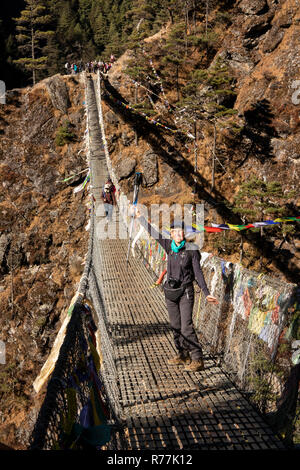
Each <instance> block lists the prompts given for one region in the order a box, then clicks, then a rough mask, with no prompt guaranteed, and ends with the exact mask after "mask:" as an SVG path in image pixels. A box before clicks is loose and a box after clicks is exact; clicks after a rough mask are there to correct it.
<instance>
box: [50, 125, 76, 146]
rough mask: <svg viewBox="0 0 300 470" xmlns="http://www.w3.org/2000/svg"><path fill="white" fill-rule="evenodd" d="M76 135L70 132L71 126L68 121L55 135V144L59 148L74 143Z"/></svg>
mask: <svg viewBox="0 0 300 470" xmlns="http://www.w3.org/2000/svg"><path fill="white" fill-rule="evenodd" d="M75 138H76V135H75V134H74V132H72V124H71V123H70V121H66V122H65V123H64V124H63V125H62V126H60V127H59V128H58V130H57V134H56V137H55V143H56V145H58V146H59V147H62V146H63V145H65V144H67V143H69V142H72V141H74V139H75Z"/></svg>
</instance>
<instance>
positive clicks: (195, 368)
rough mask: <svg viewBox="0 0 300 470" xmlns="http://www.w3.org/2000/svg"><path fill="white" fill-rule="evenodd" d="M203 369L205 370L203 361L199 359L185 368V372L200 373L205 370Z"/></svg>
mask: <svg viewBox="0 0 300 470" xmlns="http://www.w3.org/2000/svg"><path fill="white" fill-rule="evenodd" d="M203 369H204V362H203V359H198V360H197V361H193V360H192V361H191V362H190V363H189V364H187V365H186V366H185V368H184V370H187V371H188V372H199V371H200V370H203Z"/></svg>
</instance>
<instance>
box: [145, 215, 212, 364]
mask: <svg viewBox="0 0 300 470" xmlns="http://www.w3.org/2000/svg"><path fill="white" fill-rule="evenodd" d="M136 217H137V218H138V220H139V223H140V224H141V225H142V226H143V227H144V228H145V229H146V230H147V231H148V232H149V234H151V236H152V237H154V238H155V239H156V240H157V241H158V242H159V243H160V245H161V246H162V247H163V249H164V250H165V251H166V253H167V255H168V266H167V281H166V282H165V284H164V292H165V299H166V305H167V309H168V313H169V318H170V324H171V327H172V329H173V334H174V342H175V346H176V349H177V351H178V353H177V355H176V356H175V357H173V358H171V359H169V360H168V364H170V365H185V366H186V367H185V370H187V371H190V372H197V371H200V370H203V369H204V363H203V352H202V348H201V345H200V344H199V342H198V339H197V336H196V333H195V330H194V327H193V320H192V314H193V307H194V287H193V281H194V280H196V281H197V284H198V285H199V287H200V288H201V289H202V291H203V292H204V295H205V297H206V300H207V301H208V302H210V303H214V304H217V303H218V301H217V299H216V298H215V297H213V296H212V295H210V293H209V290H208V288H207V285H206V282H205V279H204V276H203V272H202V269H201V267H200V252H199V249H198V247H197V245H195V244H191V243H187V242H186V239H185V235H184V223H183V222H177V223H176V222H174V223H173V224H172V225H171V232H170V235H171V239H167V238H164V237H163V235H162V234H161V233H160V232H158V231H157V230H155V228H154V227H153V226H152V225H151V224H150V223H148V222H147V221H146V219H145V218H144V217H143V216H142V215H141V213H140V211H139V209H137V210H136Z"/></svg>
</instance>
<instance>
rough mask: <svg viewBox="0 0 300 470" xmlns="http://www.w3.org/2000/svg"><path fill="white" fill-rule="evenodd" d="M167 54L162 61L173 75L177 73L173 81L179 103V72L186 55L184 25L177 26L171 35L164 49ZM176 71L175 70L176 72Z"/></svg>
mask: <svg viewBox="0 0 300 470" xmlns="http://www.w3.org/2000/svg"><path fill="white" fill-rule="evenodd" d="M163 52H164V54H165V56H164V58H163V59H162V63H163V64H165V65H166V66H167V67H168V68H169V69H171V73H172V75H173V73H174V72H175V77H172V81H174V79H175V84H176V91H177V101H179V99H180V89H179V70H180V67H181V65H182V64H183V62H184V54H185V25H184V23H178V24H176V25H175V26H174V27H173V29H172V31H171V32H170V34H169V37H168V40H167V43H166V45H165V46H164V48H163ZM174 69H175V70H174Z"/></svg>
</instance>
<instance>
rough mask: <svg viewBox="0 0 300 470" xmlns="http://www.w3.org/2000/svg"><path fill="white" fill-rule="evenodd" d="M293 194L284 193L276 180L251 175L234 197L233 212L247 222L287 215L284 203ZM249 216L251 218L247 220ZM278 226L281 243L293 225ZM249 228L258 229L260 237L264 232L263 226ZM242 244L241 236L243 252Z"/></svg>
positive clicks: (291, 230)
mask: <svg viewBox="0 0 300 470" xmlns="http://www.w3.org/2000/svg"><path fill="white" fill-rule="evenodd" d="M294 196H295V193H294V192H292V191H291V192H289V193H286V192H285V191H284V190H283V188H282V185H281V183H279V182H278V181H270V182H268V181H263V180H260V179H259V178H257V177H256V176H253V177H252V178H250V180H249V181H246V182H244V183H242V185H241V187H240V189H239V191H238V192H237V194H236V196H235V198H234V206H233V212H234V213H237V214H239V215H240V216H242V218H243V219H244V221H245V220H246V217H247V219H248V221H249V222H252V221H253V222H256V221H258V222H260V221H264V220H265V219H266V217H271V218H276V217H284V216H288V215H290V214H287V207H286V206H285V205H284V203H285V202H287V200H288V199H290V198H292V197H294ZM250 218H251V219H253V220H252V221H251V220H249V219H250ZM257 219H258V220H257ZM278 227H279V231H280V232H281V235H282V236H283V242H282V244H283V243H284V242H285V241H286V240H287V237H288V236H289V235H292V234H293V233H294V227H293V226H291V225H289V224H287V223H286V224H281V225H279V226H278ZM251 230H252V231H256V232H257V231H260V236H261V237H262V236H263V234H264V232H263V230H264V229H263V227H260V228H252V229H251ZM241 235H242V234H241ZM282 244H281V246H282ZM242 245H243V240H242V237H241V251H242V252H243V246H242Z"/></svg>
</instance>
